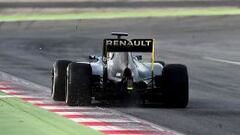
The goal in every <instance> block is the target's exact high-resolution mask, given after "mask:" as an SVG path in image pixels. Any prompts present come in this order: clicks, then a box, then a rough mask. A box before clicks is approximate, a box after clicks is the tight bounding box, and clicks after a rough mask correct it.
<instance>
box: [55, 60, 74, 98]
mask: <svg viewBox="0 0 240 135" xmlns="http://www.w3.org/2000/svg"><path fill="white" fill-rule="evenodd" d="M70 63H71V61H68V60H58V61H56V62H55V63H54V64H53V68H52V89H51V96H52V98H53V100H55V101H64V100H65V84H66V69H67V66H68V64H70Z"/></svg>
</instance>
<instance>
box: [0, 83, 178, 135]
mask: <svg viewBox="0 0 240 135" xmlns="http://www.w3.org/2000/svg"><path fill="white" fill-rule="evenodd" d="M11 83H12V84H11ZM11 83H9V82H8V83H6V82H0V91H2V92H4V93H6V94H8V95H6V97H18V98H20V99H22V100H23V101H25V102H28V103H31V104H32V105H34V106H37V107H40V108H42V109H46V110H48V111H50V112H54V113H56V114H58V115H61V116H63V117H65V118H67V119H70V120H72V121H74V122H77V123H79V124H81V125H85V126H87V127H90V128H92V129H94V130H98V131H100V132H102V133H104V134H107V135H181V133H178V132H175V131H172V130H169V129H166V128H163V127H160V126H156V125H154V124H152V123H149V122H146V121H144V120H140V119H137V118H135V117H132V116H129V115H126V114H122V113H120V112H116V111H114V110H111V109H105V108H100V107H71V106H67V105H66V104H65V103H62V102H55V101H52V100H50V99H48V98H41V97H33V96H32V95H31V94H28V93H27V91H23V90H20V89H19V88H15V87H13V86H14V83H13V82H11ZM10 84H11V85H10ZM12 85H13V86H12ZM1 88H2V89H1ZM3 96H5V95H3Z"/></svg>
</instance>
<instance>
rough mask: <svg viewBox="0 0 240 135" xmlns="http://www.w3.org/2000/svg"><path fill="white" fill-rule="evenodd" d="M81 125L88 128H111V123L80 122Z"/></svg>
mask: <svg viewBox="0 0 240 135" xmlns="http://www.w3.org/2000/svg"><path fill="white" fill-rule="evenodd" d="M79 124H82V125H86V126H111V125H112V124H111V123H110V122H79Z"/></svg>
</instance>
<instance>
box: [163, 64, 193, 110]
mask: <svg viewBox="0 0 240 135" xmlns="http://www.w3.org/2000/svg"><path fill="white" fill-rule="evenodd" d="M162 77H163V88H164V89H163V97H164V102H165V104H166V105H167V106H169V107H177V108H185V107H186V106H187V104H188V98H189V97H188V95H189V94H188V92H189V90H188V87H189V86H188V72H187V67H186V66H184V65H181V64H169V65H166V66H165V67H164V68H163V73H162Z"/></svg>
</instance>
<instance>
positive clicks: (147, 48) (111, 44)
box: [103, 38, 155, 72]
mask: <svg viewBox="0 0 240 135" xmlns="http://www.w3.org/2000/svg"><path fill="white" fill-rule="evenodd" d="M108 52H149V53H152V55H151V63H152V66H151V68H152V72H153V68H154V66H153V64H154V57H155V54H154V39H132V40H127V39H120V38H118V39H104V40H103V56H104V57H105V58H106V57H107V56H108Z"/></svg>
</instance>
